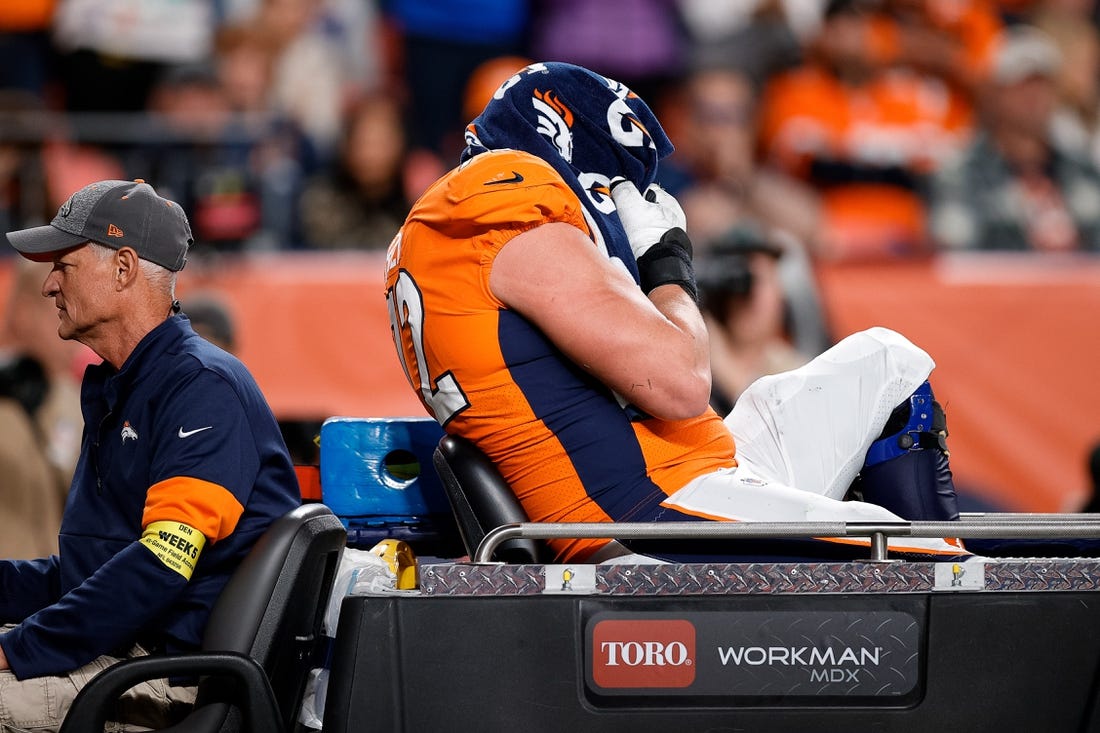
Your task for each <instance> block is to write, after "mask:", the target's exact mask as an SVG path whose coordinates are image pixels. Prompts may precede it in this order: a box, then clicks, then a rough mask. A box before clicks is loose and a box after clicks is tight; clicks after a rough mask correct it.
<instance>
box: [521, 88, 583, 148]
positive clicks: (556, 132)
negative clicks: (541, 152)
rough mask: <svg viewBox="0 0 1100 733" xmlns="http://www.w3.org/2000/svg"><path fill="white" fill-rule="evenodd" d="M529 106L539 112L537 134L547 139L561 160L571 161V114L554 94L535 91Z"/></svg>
mask: <svg viewBox="0 0 1100 733" xmlns="http://www.w3.org/2000/svg"><path fill="white" fill-rule="evenodd" d="M531 104H533V105H534V106H535V109H536V110H537V111H538V112H539V117H538V132H539V134H540V135H542V136H543V137H545V138H546V139H548V140H549V141H550V142H551V143H552V144H553V145H554V147H555V148H557V150H558V154H559V155H561V157H562V158H564V159H565V160H568V161H570V162H572V161H573V132H572V128H573V113H572V112H571V111H570V110H569V108H568V107H566V106H565V105H564V104H563V103H562V101H561V100H560V99H558V97H557V95H555V94H554V92H553V91H552V90H551V91H548V92H541V91H539V90H538V89H536V90H535V96H534V97H532V99H531Z"/></svg>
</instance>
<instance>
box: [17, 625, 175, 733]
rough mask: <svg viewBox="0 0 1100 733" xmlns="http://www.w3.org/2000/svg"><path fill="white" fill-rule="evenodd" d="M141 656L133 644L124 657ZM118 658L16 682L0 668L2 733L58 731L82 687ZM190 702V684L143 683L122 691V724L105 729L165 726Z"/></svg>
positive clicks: (109, 731)
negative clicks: (60, 674) (52, 675)
mask: <svg viewBox="0 0 1100 733" xmlns="http://www.w3.org/2000/svg"><path fill="white" fill-rule="evenodd" d="M145 655H146V652H145V650H143V649H142V648H141V647H139V646H135V647H134V648H133V649H132V650H131V651H130V653H129V654H128V655H127V657H126V658H131V657H138V656H145ZM120 659H121V658H119V657H109V656H104V657H100V658H98V659H96V660H94V661H93V662H91V663H90V664H87V665H85V666H83V667H81V668H80V669H78V670H76V671H74V672H70V673H69V674H67V675H63V676H59V677H35V678H33V679H27V680H17V679H16V678H15V675H14V674H12V673H11V672H10V671H3V672H0V733H24V731H26V732H27V733H30V732H32V731H33V733H48V732H50V731H57V730H58V729H59V728H60V727H61V722H62V721H63V720H64V719H65V714H66V713H67V712H68V711H69V706H70V705H72V702H73V698H75V697H76V693H77V692H79V691H80V688H82V687H83V686H84V685H86V684H87V683H88V680H90V679H91V678H92V677H94V676H96V674H98V673H99V672H101V671H102V670H104V669H106V668H107V667H109V666H111V665H112V664H115V663H116V662H118V661H120ZM194 701H195V688H194V687H173V686H170V685H168V683H167V681H166V680H153V681H150V682H143V683H141V684H139V685H137V686H136V687H134V688H132V689H130V690H128V691H127V692H125V693H124V694H123V696H122V698H121V699H120V701H119V704H118V708H117V709H118V713H119V715H118V717H119V718H121V719H122V720H125V721H126V723H117V722H114V723H108V724H107V727H106V728H105V730H106V731H107V733H122V732H123V731H126V732H129V731H141V730H148V729H150V728H163V727H165V726H167V725H169V724H171V723H172V722H173V721H175V720H177V719H178V718H179V717H180V714H181V713H182V712H185V711H186V710H187V709H188V708H189V707H190V706H191V704H192V703H194Z"/></svg>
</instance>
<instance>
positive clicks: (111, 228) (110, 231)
mask: <svg viewBox="0 0 1100 733" xmlns="http://www.w3.org/2000/svg"><path fill="white" fill-rule="evenodd" d="M107 236H108V237H122V236H125V235H124V234H123V233H122V230H121V229H119V228H118V227H116V226H115V225H114V224H108V225H107Z"/></svg>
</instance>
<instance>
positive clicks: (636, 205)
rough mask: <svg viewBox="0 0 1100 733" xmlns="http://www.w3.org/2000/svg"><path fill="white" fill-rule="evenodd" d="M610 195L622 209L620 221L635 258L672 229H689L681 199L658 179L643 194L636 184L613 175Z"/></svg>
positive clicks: (616, 206)
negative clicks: (660, 184) (658, 182)
mask: <svg viewBox="0 0 1100 733" xmlns="http://www.w3.org/2000/svg"><path fill="white" fill-rule="evenodd" d="M611 199H612V200H613V201H614V202H615V208H616V209H618V211H619V221H621V222H622V224H623V229H625V230H626V238H627V240H628V241H629V242H630V249H631V251H633V252H634V259H638V258H639V257H641V256H642V255H644V254H645V253H646V251H647V250H648V249H649V248H650V247H652V246H653V245H655V244H657V242H659V241H661V237H663V236H664V235H665V234H666V233H667V232H668V231H669V230H670V229H675V228H677V227H678V228H680V229H684V230H686V229H687V217H686V216H685V215H684V210H683V209H682V208H680V203H679V202H678V201H677V200H676V199H675V198H673V196H672V194H670V193H669V192H668V191H665V190H664V189H663V188H661V187H660V186H658V185H657V184H656V183H653V184H650V186H649V188H647V189H646V190H645V196H644V197H643V196H642V194H641V193H640V192H639V191H638V187H637V186H635V185H634V184H633V183H631V182H630V181H628V180H627V179H625V178H622V177H619V176H617V177H615V178H612V179H611Z"/></svg>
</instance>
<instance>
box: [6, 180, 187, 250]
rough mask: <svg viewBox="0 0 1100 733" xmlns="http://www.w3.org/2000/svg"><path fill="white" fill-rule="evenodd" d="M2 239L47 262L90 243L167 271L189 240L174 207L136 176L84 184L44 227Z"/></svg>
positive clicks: (180, 214)
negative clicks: (132, 255) (126, 251)
mask: <svg viewBox="0 0 1100 733" xmlns="http://www.w3.org/2000/svg"><path fill="white" fill-rule="evenodd" d="M5 238H6V239H7V241H8V243H9V244H10V245H11V246H12V247H15V249H17V250H18V251H19V253H20V254H22V255H23V256H24V257H26V258H27V259H30V260H37V261H48V260H50V259H51V258H52V257H53V254H54V253H55V252H60V251H62V250H66V249H71V248H73V247H76V246H78V245H81V244H83V243H84V242H87V241H88V240H91V241H93V242H97V243H99V244H102V245H105V246H107V247H112V248H114V249H122V248H123V247H130V248H132V249H133V250H134V251H135V252H137V255H138V257H140V258H141V259H143V260H149V261H150V262H155V263H156V264H158V265H160V266H162V267H166V268H168V269H169V270H172V271H173V272H178V271H179V270H182V269H183V266H184V265H185V264H186V263H187V250H188V248H189V247H190V246H191V243H192V241H193V240H192V238H191V226H190V225H189V224H188V223H187V215H186V214H184V213H183V209H182V208H181V207H180V205H179V204H177V203H175V202H174V201H169V200H168V199H166V198H161V197H160V196H158V195H157V192H156V191H154V190H153V187H152V186H150V185H149V184H148V183H146V182H145V181H143V180H142V179H140V178H138V179H136V180H133V181H97V182H96V183H90V184H88V185H87V186H85V187H84V188H82V189H80V190H79V191H77V192H76V193H74V194H73V195H72V196H70V197H69V200H68V201H66V202H65V203H64V204H62V205H61V208H60V209H58V210H57V216H55V217H54V218H53V221H51V222H50V223H49V224H47V225H46V226H40V227H33V228H31V229H20V230H19V231H15V232H8V233H7V234H6V235H5Z"/></svg>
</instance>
